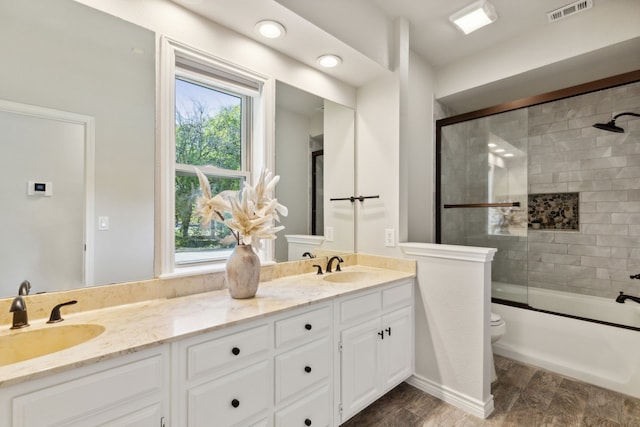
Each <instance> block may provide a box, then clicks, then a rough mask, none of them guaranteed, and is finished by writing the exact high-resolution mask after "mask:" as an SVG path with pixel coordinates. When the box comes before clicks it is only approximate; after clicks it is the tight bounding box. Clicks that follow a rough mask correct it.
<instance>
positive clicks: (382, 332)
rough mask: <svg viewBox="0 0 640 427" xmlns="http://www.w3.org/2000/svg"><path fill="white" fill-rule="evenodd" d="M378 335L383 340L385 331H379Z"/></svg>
mask: <svg viewBox="0 0 640 427" xmlns="http://www.w3.org/2000/svg"><path fill="white" fill-rule="evenodd" d="M378 335H380V339H381V340H383V339H384V331H380V332H378Z"/></svg>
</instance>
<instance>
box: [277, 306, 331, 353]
mask: <svg viewBox="0 0 640 427" xmlns="http://www.w3.org/2000/svg"><path fill="white" fill-rule="evenodd" d="M330 326H331V310H330V309H329V307H328V306H327V307H323V308H320V309H318V310H313V311H307V312H305V313H301V314H298V315H296V316H292V317H288V318H286V319H283V320H278V321H277V322H276V326H275V330H276V348H280V347H283V346H286V345H288V344H291V343H293V342H295V341H297V340H300V339H309V338H314V337H317V336H319V335H321V334H323V333H326V332H327V331H328V330H329V328H330Z"/></svg>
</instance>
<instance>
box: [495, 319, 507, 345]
mask: <svg viewBox="0 0 640 427" xmlns="http://www.w3.org/2000/svg"><path fill="white" fill-rule="evenodd" d="M506 332H507V325H506V324H505V323H504V320H502V317H500V315H498V314H495V313H491V343H492V344H493V343H494V342H496V341H498V340H499V339H500V338H502V337H503V336H504V334H505V333H506Z"/></svg>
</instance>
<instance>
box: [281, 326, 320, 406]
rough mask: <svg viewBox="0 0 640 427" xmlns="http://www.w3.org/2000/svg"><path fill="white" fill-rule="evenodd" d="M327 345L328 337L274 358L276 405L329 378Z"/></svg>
mask: <svg viewBox="0 0 640 427" xmlns="http://www.w3.org/2000/svg"><path fill="white" fill-rule="evenodd" d="M329 343H330V342H329V337H328V336H325V337H324V338H321V339H319V340H317V341H314V342H312V343H309V344H306V345H303V346H302V347H298V348H295V349H293V350H291V351H288V352H286V353H283V354H281V355H279V356H277V357H276V359H275V370H276V377H275V378H276V403H279V402H280V401H282V400H284V399H286V398H288V397H290V396H293V395H294V394H295V393H298V392H299V391H301V390H303V389H305V388H306V387H309V386H310V385H312V384H315V383H317V382H318V381H321V380H324V379H325V378H328V377H329V373H330V370H331V351H330V345H329Z"/></svg>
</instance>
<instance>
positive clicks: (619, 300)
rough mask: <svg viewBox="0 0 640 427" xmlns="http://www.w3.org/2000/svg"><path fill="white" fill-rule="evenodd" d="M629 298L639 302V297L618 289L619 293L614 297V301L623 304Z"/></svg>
mask: <svg viewBox="0 0 640 427" xmlns="http://www.w3.org/2000/svg"><path fill="white" fill-rule="evenodd" d="M628 299H630V300H631V301H635V302H637V303H638V304H640V297H634V296H632V295H625V294H624V293H623V292H622V291H620V295H618V297H617V298H616V302H619V303H620V304H624V302H625V301H626V300H628Z"/></svg>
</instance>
